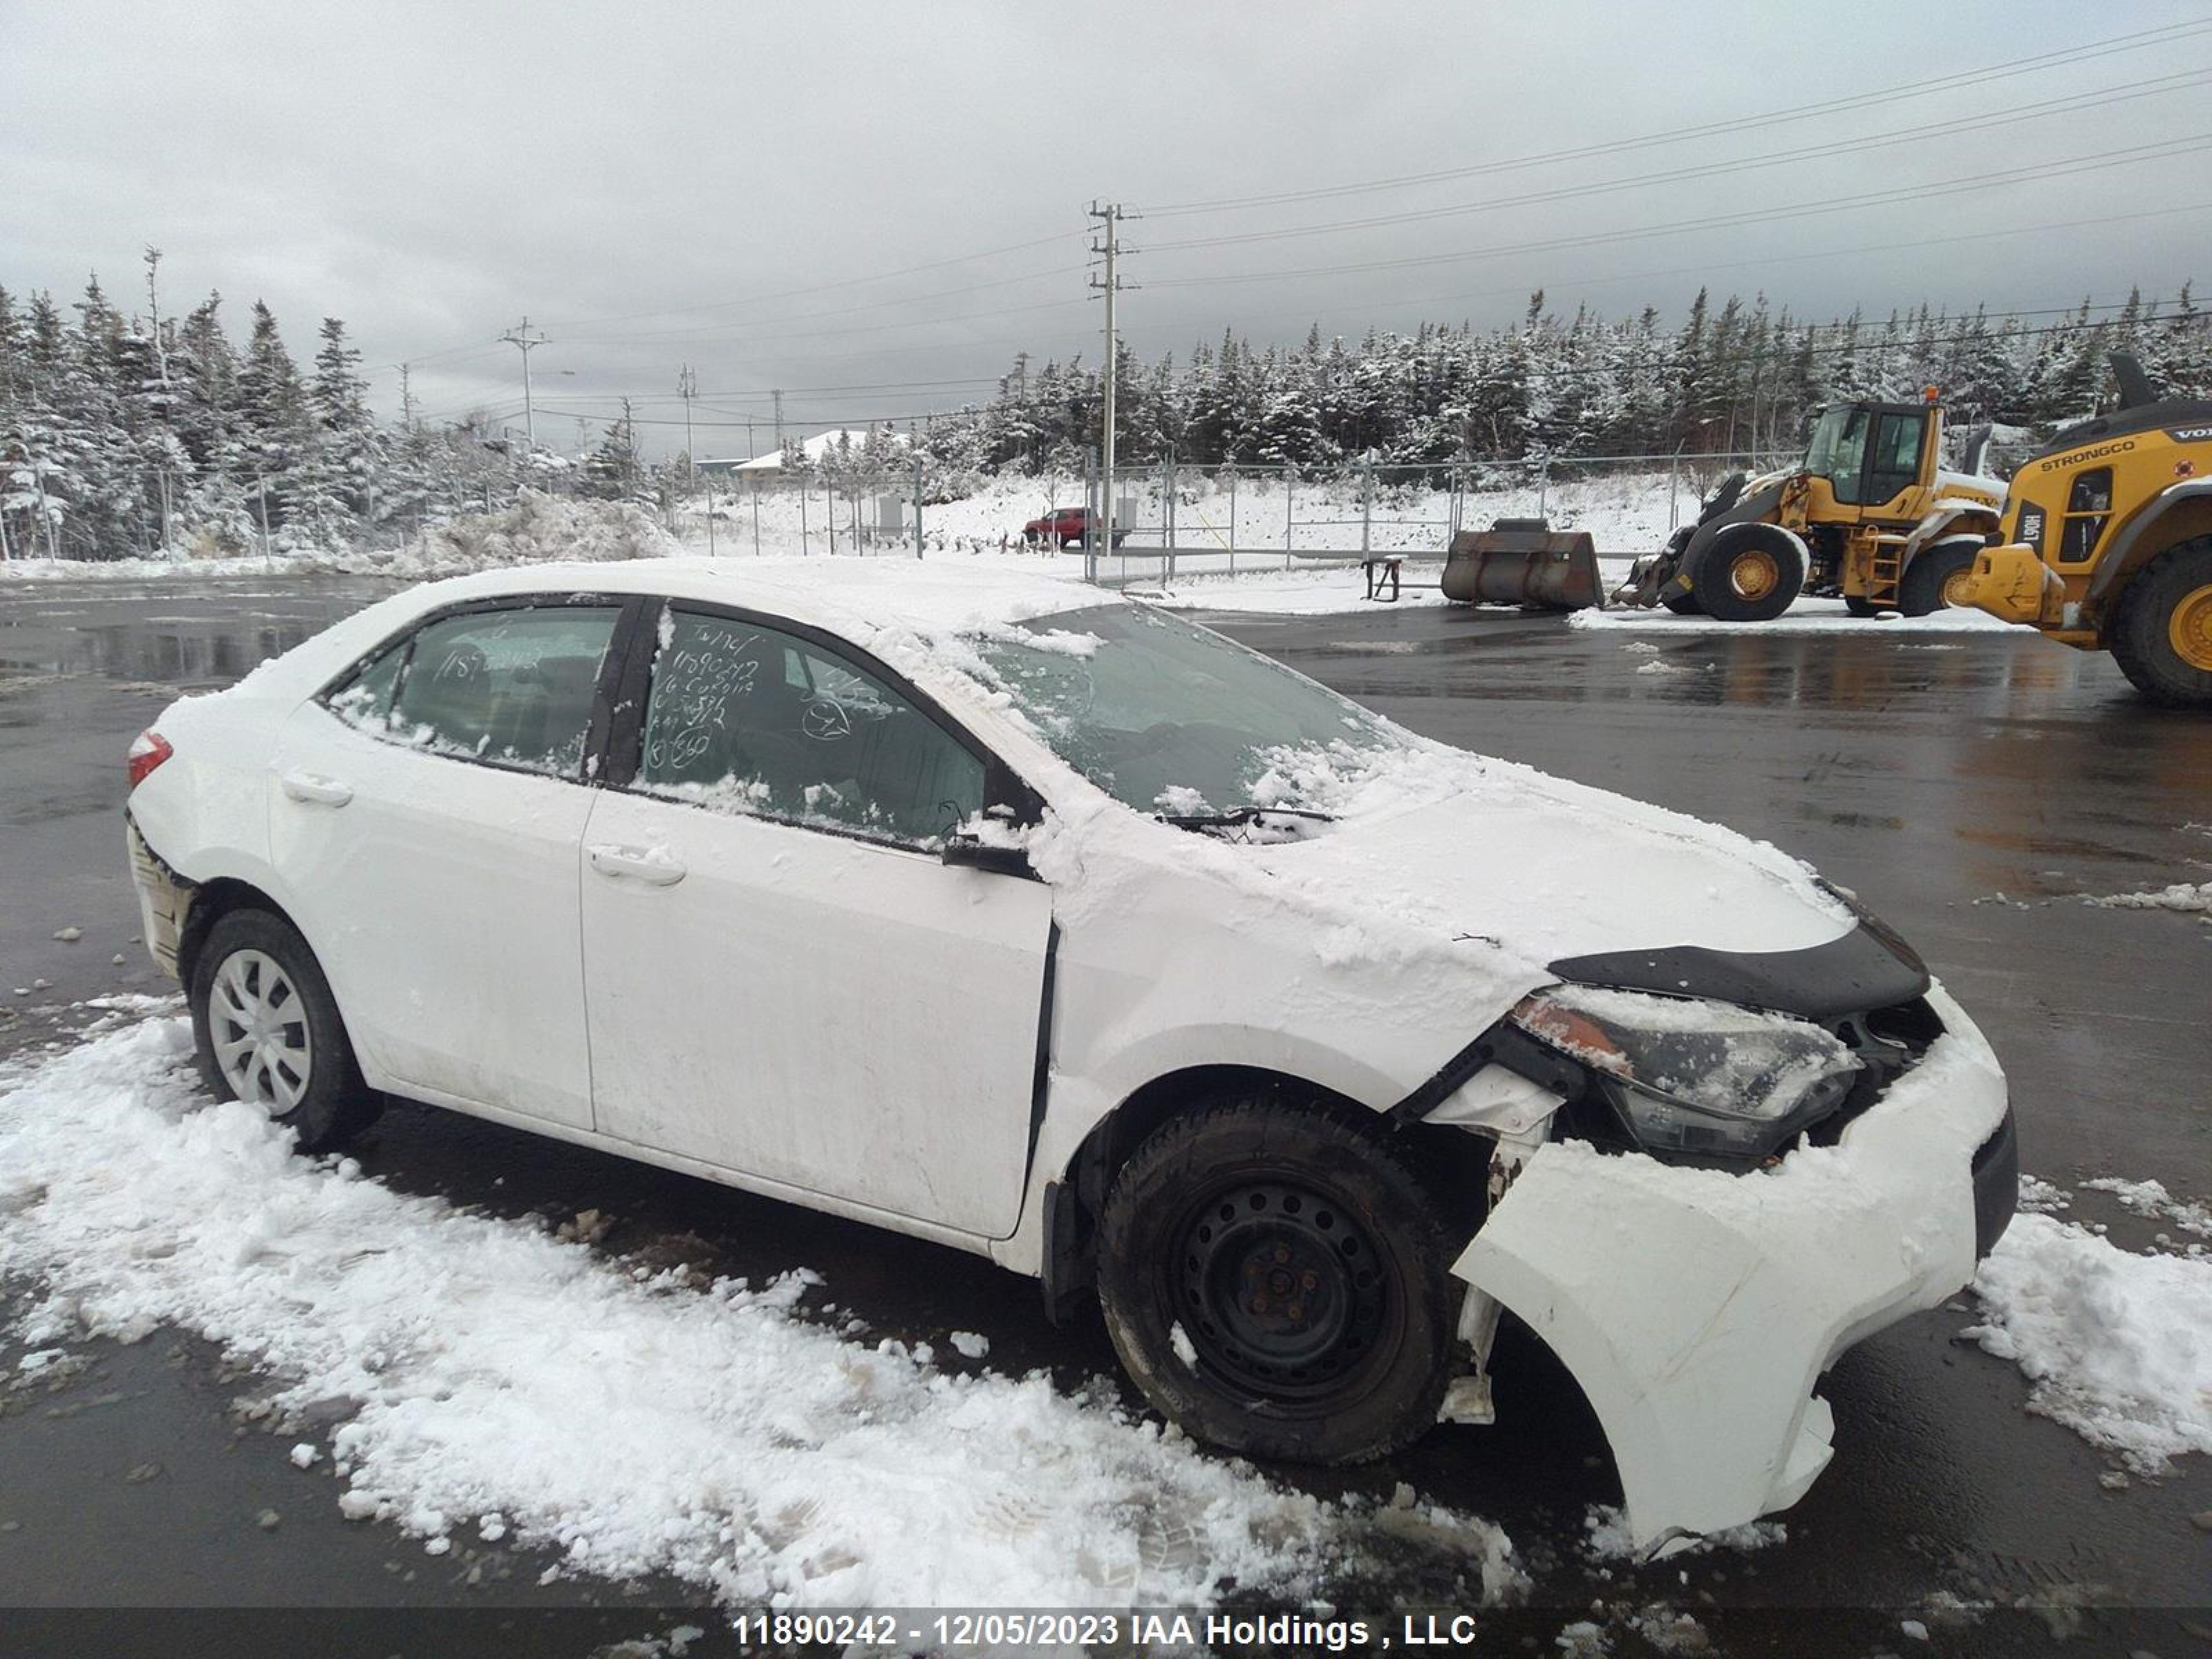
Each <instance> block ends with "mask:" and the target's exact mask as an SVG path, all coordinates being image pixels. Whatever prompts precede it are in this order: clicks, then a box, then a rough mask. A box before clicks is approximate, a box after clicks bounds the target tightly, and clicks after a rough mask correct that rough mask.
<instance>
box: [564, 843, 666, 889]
mask: <svg viewBox="0 0 2212 1659" xmlns="http://www.w3.org/2000/svg"><path fill="white" fill-rule="evenodd" d="M586 850H588V851H589V852H590V854H591V855H592V869H594V870H596V871H598V872H599V873H600V874H601V875H603V876H612V877H614V878H617V880H619V879H622V878H625V877H633V878H635V879H637V880H639V881H644V882H650V883H651V884H653V886H655V887H673V886H674V885H675V884H677V883H678V882H679V881H681V880H683V879H684V865H683V862H682V860H679V859H678V858H677V857H676V856H675V855H674V854H671V853H669V852H668V851H667V850H666V849H665V848H659V847H612V846H599V847H593V848H588V849H586Z"/></svg>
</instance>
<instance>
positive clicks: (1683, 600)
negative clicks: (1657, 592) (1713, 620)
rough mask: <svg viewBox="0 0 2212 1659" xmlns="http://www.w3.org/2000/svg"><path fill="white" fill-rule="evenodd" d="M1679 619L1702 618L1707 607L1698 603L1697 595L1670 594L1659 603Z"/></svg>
mask: <svg viewBox="0 0 2212 1659" xmlns="http://www.w3.org/2000/svg"><path fill="white" fill-rule="evenodd" d="M1659 603H1660V604H1662V605H1665V606H1666V607H1667V608H1668V610H1669V611H1673V612H1674V614H1675V615H1676V616H1678V617H1702V616H1704V615H1705V607H1704V606H1703V605H1699V603H1698V596H1697V595H1696V594H1695V593H1669V594H1668V596H1667V597H1666V598H1665V599H1662V600H1660V601H1659Z"/></svg>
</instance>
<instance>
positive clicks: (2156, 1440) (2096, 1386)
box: [1965, 1189, 2212, 1474]
mask: <svg viewBox="0 0 2212 1659" xmlns="http://www.w3.org/2000/svg"><path fill="white" fill-rule="evenodd" d="M2162 1190H2163V1189H2161V1191H2162ZM1974 1291H1975V1294H1976V1295H1978V1297H1980V1298H1981V1301H1982V1304H1983V1307H1984V1310H1985V1313H1986V1317H1985V1319H1984V1321H1983V1322H1981V1323H1980V1324H1978V1325H1974V1326H1971V1327H1969V1328H1967V1330H1966V1333H1965V1334H1966V1335H1968V1336H1971V1337H1972V1338H1973V1339H1974V1340H1977V1341H1978V1342H1979V1343H1980V1344H1981V1345H1982V1347H1983V1348H1984V1350H1985V1351H1986V1352H1990V1353H1993V1354H1995V1355H1996V1356H1997V1357H1998V1358H2001V1359H2009V1360H2012V1361H2014V1362H2015V1364H2018V1365H2019V1366H2020V1369H2021V1371H2022V1372H2023V1373H2024V1374H2025V1375H2026V1376H2027V1378H2028V1379H2029V1381H2030V1382H2032V1383H2033V1384H2034V1390H2033V1393H2032V1394H2031V1395H2030V1396H2029V1399H2028V1408H2029V1409H2030V1410H2031V1411H2035V1412H2039V1413H2042V1414H2043V1415H2044V1416H2045V1417H2048V1418H2051V1419H2053V1420H2054V1421H2056V1422H2059V1423H2063V1424H2064V1425H2066V1426H2067V1427H2068V1428H2069V1429H2072V1430H2073V1431H2075V1433H2077V1434H2079V1435H2080V1436H2081V1437H2082V1438H2083V1439H2085V1440H2087V1441H2089V1442H2090V1443H2092V1444H2094V1445H2098V1446H2102V1447H2105V1448H2106V1449H2109V1450H2112V1451H2115V1452H2118V1454H2119V1455H2121V1457H2122V1458H2123V1460H2124V1462H2127V1463H2128V1465H2129V1466H2130V1468H2135V1469H2136V1470H2138V1471H2140V1472H2141V1473H2143V1474H2158V1473H2160V1472H2161V1471H2162V1470H2164V1469H2165V1468H2166V1460H2167V1459H2168V1458H2171V1457H2175V1456H2179V1455H2181V1454H2183V1453H2185V1452H2192V1451H2195V1452H2212V1258H2207V1257H2204V1256H2202V1255H2133V1254H2131V1253H2130V1252H2128V1251H2125V1250H2122V1249H2118V1248H2116V1247H2115V1246H2113V1245H2112V1244H2111V1243H2107V1242H2106V1240H2105V1239H2103V1238H2100V1237H2098V1236H2097V1235H2096V1234H2094V1233H2093V1232H2091V1231H2089V1230H2088V1229H2087V1228H2085V1227H2081V1226H2078V1225H2075V1224H2073V1223H2071V1222H2067V1221H2061V1220H2058V1219H2057V1218H2053V1217H2051V1216H2049V1215H2039V1214H2026V1215H2021V1216H2020V1217H2018V1218H2016V1219H2015V1221H2014V1222H2013V1225H2012V1227H2011V1229H2010V1231H2008V1232H2007V1233H2006V1234H2005V1236H2004V1237H2003V1239H2002V1241H2001V1242H2000V1243H1998V1245H1997V1248H1996V1249H1995V1250H1993V1251H1991V1252H1990V1256H1989V1259H1988V1260H1987V1261H1984V1262H1983V1263H1982V1267H1981V1272H1980V1273H1978V1275H1977V1276H1976V1277H1975V1279H1974Z"/></svg>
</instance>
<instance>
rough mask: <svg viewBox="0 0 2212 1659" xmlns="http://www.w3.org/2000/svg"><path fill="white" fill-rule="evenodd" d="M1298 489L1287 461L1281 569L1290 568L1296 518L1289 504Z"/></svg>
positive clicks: (1284, 470)
mask: <svg viewBox="0 0 2212 1659" xmlns="http://www.w3.org/2000/svg"><path fill="white" fill-rule="evenodd" d="M1297 487H1298V478H1297V470H1296V469H1295V468H1293V467H1292V466H1291V464H1290V463H1289V462H1288V461H1285V462H1284V463H1283V568H1284V569H1285V570H1288V569H1289V568H1291V520H1293V519H1294V518H1295V517H1296V516H1297V515H1296V513H1293V512H1292V511H1291V502H1292V501H1293V500H1294V499H1295V492H1296V491H1297Z"/></svg>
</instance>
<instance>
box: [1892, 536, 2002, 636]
mask: <svg viewBox="0 0 2212 1659" xmlns="http://www.w3.org/2000/svg"><path fill="white" fill-rule="evenodd" d="M1983 546H1984V542H1983V540H1982V538H1980V537H1978V536H1976V537H1973V538H1963V539H1960V538H1954V540H1951V541H1948V542H1938V543H1936V545H1935V546H1933V547H1930V548H1928V549H1926V550H1923V552H1922V553H1921V554H1920V556H1918V557H1917V558H1916V559H1914V560H1913V562H1911V564H1910V565H1908V566H1906V567H1905V580H1903V581H1901V582H1899V584H1898V585H1897V608H1898V609H1899V611H1903V612H1904V613H1905V615H1906V616H1908V617H1929V616H1933V615H1934V614H1935V613H1936V611H1948V610H1949V609H1950V608H1951V595H1950V592H1949V589H1950V587H1951V586H1952V584H1954V582H1957V581H1958V580H1960V578H1962V577H1964V576H1966V574H1968V573H1969V572H1971V571H1972V569H1973V568H1974V556H1975V555H1977V554H1978V553H1979V552H1980V551H1981V550H1982V548H1983Z"/></svg>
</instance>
